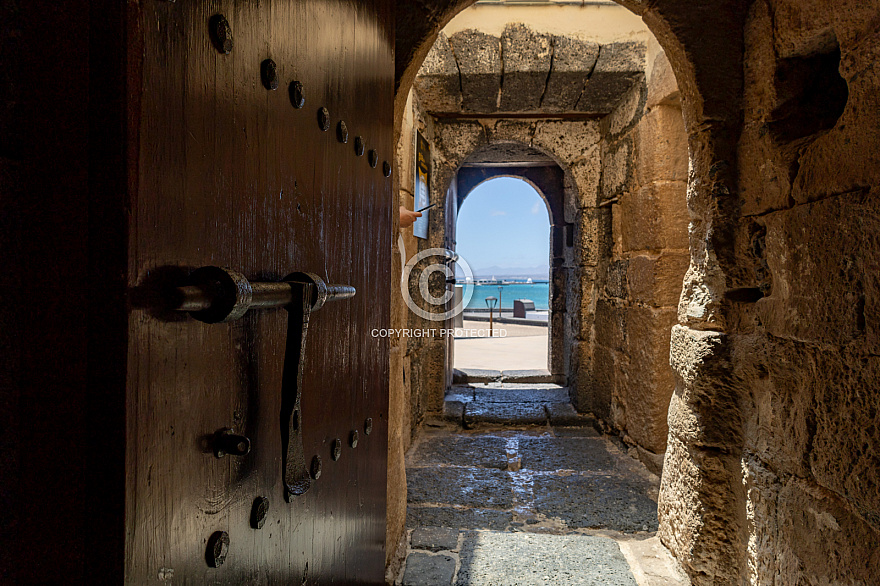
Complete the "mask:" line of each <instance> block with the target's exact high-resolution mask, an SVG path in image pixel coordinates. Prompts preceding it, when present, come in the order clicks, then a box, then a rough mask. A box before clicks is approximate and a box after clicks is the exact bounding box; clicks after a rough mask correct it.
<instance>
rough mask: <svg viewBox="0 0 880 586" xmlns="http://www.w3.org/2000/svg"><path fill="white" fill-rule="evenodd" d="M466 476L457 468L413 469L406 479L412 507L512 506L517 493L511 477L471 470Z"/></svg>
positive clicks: (482, 470)
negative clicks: (438, 505)
mask: <svg viewBox="0 0 880 586" xmlns="http://www.w3.org/2000/svg"><path fill="white" fill-rule="evenodd" d="M464 476H465V478H464V479H463V478H462V472H461V471H460V470H459V469H457V468H446V467H440V468H410V469H408V470H407V475H406V483H407V487H408V489H409V495H408V500H409V502H410V503H412V504H417V503H436V504H444V505H463V506H467V507H484V508H500V509H504V508H509V507H510V506H511V505H512V503H513V491H512V488H511V482H510V476H508V474H507V473H506V472H502V471H500V470H491V469H484V468H469V469H468V470H467V473H466V474H465V475H464ZM462 480H466V482H462ZM442 526H447V527H448V526H452V527H455V526H456V525H448V524H442Z"/></svg>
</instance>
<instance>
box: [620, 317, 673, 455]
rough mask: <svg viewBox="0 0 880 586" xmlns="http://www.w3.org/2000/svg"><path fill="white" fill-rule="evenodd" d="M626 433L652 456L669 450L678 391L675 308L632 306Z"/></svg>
mask: <svg viewBox="0 0 880 586" xmlns="http://www.w3.org/2000/svg"><path fill="white" fill-rule="evenodd" d="M626 320H627V324H626V325H627V336H626V355H627V357H628V359H629V360H628V361H627V362H626V364H625V365H624V368H623V374H624V376H625V377H626V386H625V387H624V389H622V390H623V391H624V392H625V393H626V395H627V396H626V400H625V403H626V405H627V410H626V430H627V433H629V435H630V436H632V438H633V439H634V440H635V441H636V442H637V443H638V444H639V445H640V446H642V447H644V448H647V449H648V450H651V451H652V452H655V453H656V452H663V451H664V450H665V449H666V434H667V431H668V430H667V427H666V413H667V409H668V408H669V400H670V397H672V391H673V389H674V388H675V379H674V378H673V372H672V369H671V368H670V366H669V338H670V331H671V329H672V325H673V324H674V323H675V321H676V310H675V309H673V308H664V309H652V308H647V307H640V306H632V307H630V308H629V310H628V312H627V317H626Z"/></svg>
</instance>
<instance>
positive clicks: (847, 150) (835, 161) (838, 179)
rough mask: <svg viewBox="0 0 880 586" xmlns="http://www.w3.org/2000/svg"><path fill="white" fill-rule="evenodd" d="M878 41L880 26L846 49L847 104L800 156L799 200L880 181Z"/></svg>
mask: <svg viewBox="0 0 880 586" xmlns="http://www.w3.org/2000/svg"><path fill="white" fill-rule="evenodd" d="M866 32H867V31H866ZM878 42H880V31H878V30H876V28H875V29H874V30H872V31H871V32H870V33H868V34H866V35H865V37H864V38H863V39H862V40H861V41H860V42H859V44H858V46H857V47H855V46H854V47H852V50H851V51H848V50H846V48H844V49H842V53H843V55H845V57H843V58H842V59H841V65H840V68H839V70H840V71H839V72H840V74H841V75H842V77H843V78H844V80H845V81H846V84H847V89H848V97H847V102H846V107H845V108H844V110H843V113H842V115H841V116H840V118H839V119H838V120H837V122H836V124H834V126H833V127H832V128H831V129H829V130H828V131H827V132H821V133H818V134H817V135H815V136H816V138H815V140H813V141H812V142H811V143H810V144H809V146H807V147H806V148H805V149H804V151H803V154H802V155H801V156H800V158H799V159H798V165H799V166H798V169H797V170H798V175H797V178H796V179H795V181H794V185H793V187H792V194H791V195H792V197H793V198H794V200H795V201H797V202H798V203H802V202H807V201H813V200H816V199H819V198H822V197H825V196H828V195H831V194H836V193H845V192H847V191H852V190H855V189H859V188H863V187H865V186H875V187H876V186H878V185H880V150H878V149H877V147H876V145H877V144H878V143H880V95H878V92H877V87H880V62H878V57H877V50H876V46H877V44H878ZM811 114H813V115H815V113H811Z"/></svg>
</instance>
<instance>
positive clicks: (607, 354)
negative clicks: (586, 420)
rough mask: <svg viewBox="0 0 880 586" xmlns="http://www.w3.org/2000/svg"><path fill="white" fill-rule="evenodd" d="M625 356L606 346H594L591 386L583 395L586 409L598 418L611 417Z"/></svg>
mask: <svg viewBox="0 0 880 586" xmlns="http://www.w3.org/2000/svg"><path fill="white" fill-rule="evenodd" d="M624 360H625V356H622V355H621V354H620V353H618V352H615V351H614V350H609V349H608V348H606V347H605V346H601V345H599V344H596V345H594V346H593V360H592V369H591V373H590V374H591V377H590V379H588V380H589V383H590V384H589V386H588V388H587V389H585V392H584V391H580V389H579V393H583V394H585V395H586V399H585V403H586V408H587V409H589V410H590V411H592V412H593V413H595V414H596V415H597V416H598V417H602V418H606V419H607V418H608V417H609V416H610V415H611V400H612V396H614V395H616V394H617V393H616V392H615V386H616V382H617V377H618V373H619V372H620V368H621V364H622V363H623V361H624Z"/></svg>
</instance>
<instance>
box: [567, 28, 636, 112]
mask: <svg viewBox="0 0 880 586" xmlns="http://www.w3.org/2000/svg"><path fill="white" fill-rule="evenodd" d="M644 75H645V45H644V44H642V43H634V42H624V43H610V44H608V45H602V47H601V48H600V49H599V58H598V59H597V61H596V67H595V68H594V69H593V72H592V74H591V75H590V79H589V80H588V81H587V83H586V85H585V86H584V91H583V93H582V94H581V97H580V99H579V100H578V103H577V106H576V109H577V110H578V111H580V112H595V113H608V112H611V110H612V109H614V106H615V105H617V103H618V102H619V101H620V100H621V99H622V98H623V96H624V94H625V93H626V92H627V91H629V89H630V88H632V86H633V85H635V84H636V83H638V82H640V81H641V80H642V79H643V78H644Z"/></svg>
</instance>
